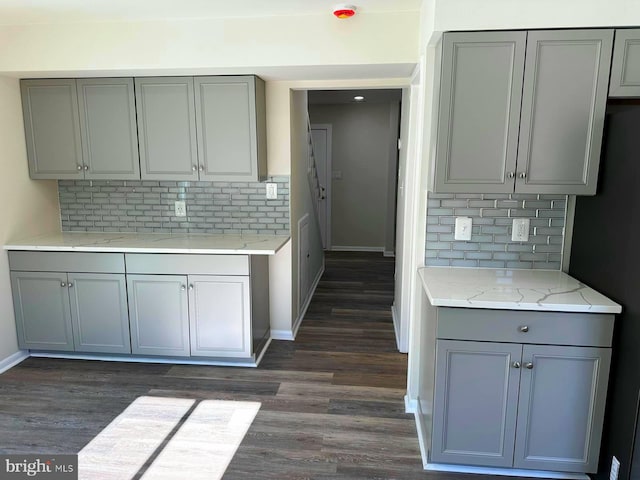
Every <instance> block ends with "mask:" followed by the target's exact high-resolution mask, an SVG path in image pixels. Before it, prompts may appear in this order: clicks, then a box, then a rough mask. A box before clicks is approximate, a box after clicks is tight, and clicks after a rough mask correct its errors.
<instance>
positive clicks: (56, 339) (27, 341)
mask: <svg viewBox="0 0 640 480" xmlns="http://www.w3.org/2000/svg"><path fill="white" fill-rule="evenodd" d="M11 289H12V292H13V307H14V310H15V315H16V327H17V333H18V345H19V347H20V348H23V349H34V350H61V351H73V329H72V326H71V314H70V306H69V294H68V293H67V291H68V289H67V274H66V273H57V272H11Z"/></svg>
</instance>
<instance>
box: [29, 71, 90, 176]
mask: <svg viewBox="0 0 640 480" xmlns="http://www.w3.org/2000/svg"><path fill="white" fill-rule="evenodd" d="M20 88H21V90H22V110H23V115H24V128H25V138H26V143H27V156H28V159H29V174H30V176H31V178H34V179H56V178H67V179H83V178H84V171H83V161H82V147H81V141H80V120H79V116H78V96H77V91H76V81H75V80H74V79H59V80H55V79H53V80H52V79H47V80H22V81H21V83H20Z"/></svg>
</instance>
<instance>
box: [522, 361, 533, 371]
mask: <svg viewBox="0 0 640 480" xmlns="http://www.w3.org/2000/svg"><path fill="white" fill-rule="evenodd" d="M524 368H526V369H528V370H531V369H532V368H533V363H531V362H527V363H525V364H524Z"/></svg>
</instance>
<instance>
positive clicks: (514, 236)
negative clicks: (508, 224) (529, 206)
mask: <svg viewBox="0 0 640 480" xmlns="http://www.w3.org/2000/svg"><path fill="white" fill-rule="evenodd" d="M529 223H530V222H529V219H528V218H514V219H513V227H512V229H511V241H512V242H526V241H527V240H529Z"/></svg>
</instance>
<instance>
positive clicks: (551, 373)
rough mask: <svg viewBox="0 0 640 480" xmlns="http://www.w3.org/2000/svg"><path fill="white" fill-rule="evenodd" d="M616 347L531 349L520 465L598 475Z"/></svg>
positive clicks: (523, 382) (523, 390) (526, 352)
mask: <svg viewBox="0 0 640 480" xmlns="http://www.w3.org/2000/svg"><path fill="white" fill-rule="evenodd" d="M610 362H611V349H610V348H588V347H565V346H555V345H525V346H524V349H523V355H522V365H523V367H524V368H523V369H521V372H522V374H521V379H520V399H519V402H518V421H517V425H518V427H517V433H516V443H515V456H514V462H513V464H514V466H515V467H517V468H530V469H536V470H556V471H565V472H595V471H596V470H597V468H598V458H599V454H600V437H601V434H602V419H603V418H604V407H605V400H606V395H607V383H608V382H607V379H608V373H609V366H610Z"/></svg>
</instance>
